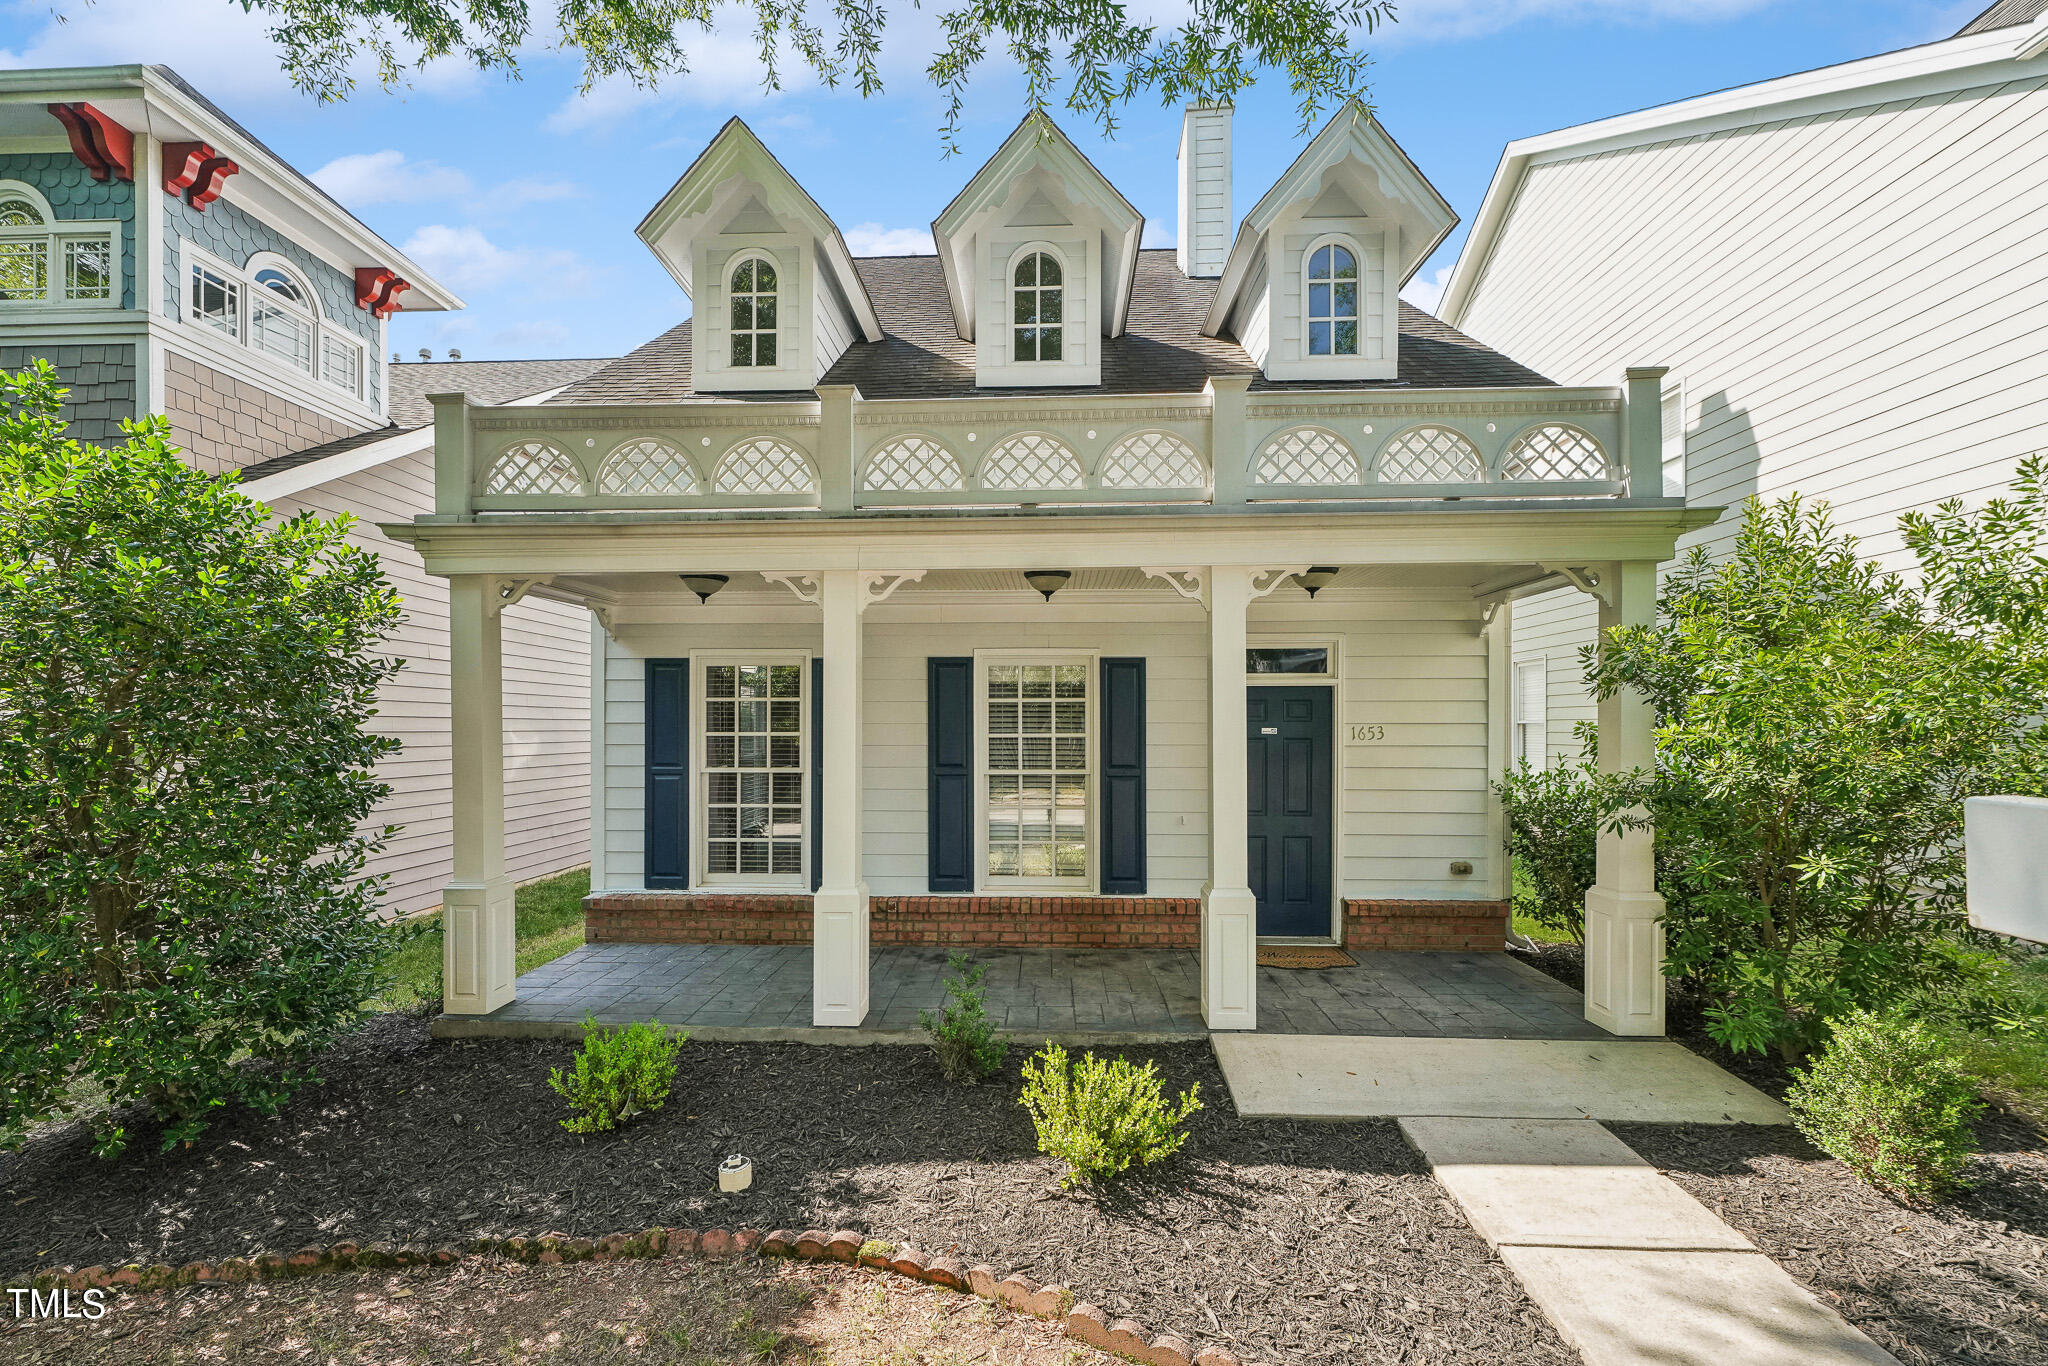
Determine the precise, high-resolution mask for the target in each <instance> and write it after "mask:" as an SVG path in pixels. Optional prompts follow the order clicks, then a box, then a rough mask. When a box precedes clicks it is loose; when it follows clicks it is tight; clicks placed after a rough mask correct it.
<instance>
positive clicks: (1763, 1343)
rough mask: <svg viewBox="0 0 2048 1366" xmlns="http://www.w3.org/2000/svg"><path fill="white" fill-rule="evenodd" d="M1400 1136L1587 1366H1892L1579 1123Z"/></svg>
mask: <svg viewBox="0 0 2048 1366" xmlns="http://www.w3.org/2000/svg"><path fill="white" fill-rule="evenodd" d="M1401 1129H1402V1132H1403V1133H1405V1134H1406V1135H1407V1137H1408V1141H1409V1142H1410V1143H1412V1144H1413V1145H1414V1146H1415V1148H1416V1150H1417V1151H1418V1152H1420V1153H1421V1154H1422V1155H1423V1157H1424V1158H1426V1159H1427V1160H1428V1162H1429V1164H1430V1167H1431V1168H1432V1169H1433V1170H1434V1171H1435V1173H1436V1178H1437V1180H1438V1181H1439V1182H1441V1183H1442V1184H1443V1186H1444V1188H1445V1189H1446V1190H1448V1191H1449V1192H1450V1193H1451V1196H1452V1198H1453V1199H1455V1200H1457V1202H1458V1203H1459V1204H1460V1205H1461V1206H1463V1207H1464V1210H1465V1214H1466V1217H1467V1218H1469V1219H1470V1220H1471V1221H1472V1226H1473V1227H1474V1228H1475V1229H1477V1230H1478V1231H1479V1233H1480V1234H1481V1235H1482V1236H1483V1237H1485V1239H1486V1241H1487V1242H1488V1243H1490V1244H1491V1245H1492V1246H1493V1247H1494V1248H1496V1249H1498V1251H1499V1252H1500V1255H1501V1259H1502V1260H1503V1261H1505V1262H1506V1263H1507V1264H1508V1267H1509V1269H1510V1270H1512V1271H1513V1272H1514V1273H1515V1276H1516V1277H1517V1279H1519V1280H1520V1281H1521V1282H1522V1288H1523V1289H1525V1290H1527V1291H1528V1292H1529V1298H1531V1299H1533V1300H1534V1301H1536V1304H1537V1307H1538V1308H1540V1309H1542V1311H1543V1313H1544V1315H1545V1317H1547V1318H1548V1319H1549V1320H1550V1321H1551V1323H1552V1324H1553V1325H1555V1327H1556V1328H1557V1330H1558V1333H1559V1334H1560V1335H1561V1336H1562V1337H1563V1338H1564V1340H1565V1341H1566V1342H1568V1343H1569V1344H1571V1346H1572V1347H1573V1348H1574V1349H1576V1350H1577V1351H1578V1353H1579V1355H1580V1356H1581V1357H1582V1358H1584V1360H1585V1362H1586V1366H1645V1363H1657V1364H1658V1366H1729V1364H1730V1363H1736V1362H1739V1363H1742V1366H1874V1364H1876V1363H1890V1366H1897V1362H1896V1359H1895V1358H1894V1357H1893V1356H1892V1355H1891V1354H1890V1353H1888V1352H1886V1351H1885V1350H1884V1349H1882V1348H1880V1347H1879V1346H1878V1345H1877V1344H1876V1343H1874V1342H1872V1341H1871V1340H1870V1339H1869V1338H1867V1337H1865V1336H1864V1335H1863V1334H1862V1333H1861V1332H1859V1331H1857V1330H1856V1329H1855V1328H1854V1327H1853V1326H1851V1325H1850V1324H1849V1323H1848V1322H1847V1321H1846V1320H1844V1319H1843V1318H1842V1316H1841V1315H1839V1314H1837V1313H1835V1311H1834V1310H1832V1309H1830V1308H1828V1307H1827V1306H1826V1305H1825V1304H1823V1303H1821V1301H1820V1300H1819V1299H1817V1298H1815V1296H1814V1295H1813V1294H1812V1293H1811V1292H1810V1291H1808V1290H1807V1289H1806V1288H1805V1287H1803V1286H1801V1285H1800V1284H1799V1283H1798V1282H1797V1281H1794V1280H1793V1279H1792V1278H1791V1276H1789V1275H1787V1274H1786V1273H1785V1271H1784V1269H1783V1268H1782V1267H1780V1266H1779V1265H1778V1264H1777V1263H1776V1262H1773V1261H1772V1260H1771V1259H1770V1258H1768V1257H1766V1256H1764V1255H1763V1254H1762V1253H1760V1252H1758V1251H1757V1250H1756V1249H1755V1247H1754V1246H1752V1245H1751V1244H1750V1242H1749V1240H1748V1239H1746V1238H1744V1237H1743V1236H1742V1235H1741V1234H1739V1233H1737V1232H1736V1231H1735V1230H1734V1229H1732V1228H1730V1227H1728V1226H1727V1225H1726V1224H1724V1223H1722V1222H1721V1220H1720V1219H1718V1218H1717V1217H1715V1215H1714V1214H1713V1212H1712V1211H1711V1210H1709V1209H1707V1208H1706V1207H1705V1206H1704V1205H1702V1204H1700V1203H1699V1202H1698V1201H1697V1200H1694V1199H1693V1198H1692V1197H1691V1196H1689V1195H1687V1194H1686V1193H1685V1192H1684V1191H1682V1190H1680V1189H1679V1188H1678V1186H1677V1185H1676V1184H1675V1183H1673V1182H1672V1181H1670V1180H1669V1179H1668V1178H1666V1177H1664V1176H1662V1175H1659V1174H1658V1172H1657V1171H1656V1169H1654V1168H1653V1167H1651V1166H1650V1164H1649V1163H1647V1162H1645V1161H1643V1159H1642V1158H1640V1157H1638V1156H1637V1155H1636V1154H1635V1152H1634V1151H1633V1150H1631V1149H1630V1148H1629V1147H1628V1146H1627V1145H1626V1144H1624V1143H1623V1142H1622V1141H1621V1140H1620V1139H1618V1138H1616V1137H1615V1136H1614V1135H1613V1134H1612V1133H1610V1132H1608V1131H1607V1130H1606V1129H1604V1128H1602V1127H1601V1126H1600V1125H1599V1124H1596V1123H1594V1122H1593V1121H1591V1120H1555V1119H1535V1120H1529V1119H1469V1118H1407V1119H1403V1120H1402V1121H1401Z"/></svg>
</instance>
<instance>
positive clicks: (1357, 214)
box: [1202, 103, 1458, 380]
mask: <svg viewBox="0 0 2048 1366" xmlns="http://www.w3.org/2000/svg"><path fill="white" fill-rule="evenodd" d="M1457 222H1458V216H1457V215H1456V214H1455V213H1453V212H1452V211H1451V206H1450V205H1449V204H1448V203H1446V202H1445V201H1444V198H1443V196H1442V195H1440V194H1438V193H1437V191H1436V187H1435V186H1433V185H1431V184H1430V183H1429V181H1428V180H1427V179H1425V178H1424V177H1423V174H1422V172H1421V171H1419V170H1417V169H1416V167H1415V163H1414V162H1412V161H1410V160H1409V159H1408V155H1407V153H1405V152H1403V151H1402V150H1401V148H1400V146H1399V145H1398V144H1397V143H1395V141H1394V140H1393V138H1392V137H1390V136H1388V134H1387V131H1386V129H1384V128H1382V127H1381V126H1380V123H1379V120H1378V119H1376V118H1374V117H1373V116H1372V114H1371V113H1370V112H1368V111H1367V110H1366V109H1365V108H1364V107H1363V106H1361V105H1359V104H1356V103H1352V104H1349V105H1346V106H1345V107H1344V108H1343V109H1341V110H1339V111H1338V112H1337V115H1336V117H1335V118H1333V119H1331V120H1330V122H1329V123H1328V124H1327V125H1325V126H1324V128H1323V130H1322V131H1321V132H1320V133H1318V134H1316V136H1315V138H1314V139H1313V140H1311V141H1310V143H1309V145H1308V146H1307V147H1306V148H1305V149H1303V151H1302V153H1301V155H1300V156H1299V157H1297V158H1295V161H1294V164H1293V165H1292V166H1289V167H1288V168H1287V170H1286V172H1285V173H1284V174H1282V175H1281V177H1280V179H1279V180H1278V181H1277V182H1275V184H1274V185H1273V188H1272V189H1270V190H1268V191H1267V192H1266V194H1265V196H1264V197H1263V198H1261V199H1260V200H1259V202H1258V203H1257V204H1256V205H1254V206H1253V208H1252V211H1251V212H1250V213H1249V214H1247V215H1246V216H1245V220H1244V223H1243V224H1242V225H1241V226H1240V227H1239V228H1238V232H1237V237H1236V240H1235V241H1234V242H1233V243H1232V245H1231V248H1230V255H1229V257H1228V259H1227V260H1226V261H1225V263H1224V266H1223V272H1222V279H1221V282H1220V287H1219V288H1218V289H1217V291H1216V301H1215V303H1214V305H1213V306H1212V307H1211V308H1210V310H1209V316H1208V317H1207V319H1205V320H1204V323H1203V326H1202V331H1203V332H1204V333H1205V334H1207V335H1209V336H1212V337H1214V336H1222V335H1226V334H1227V335H1230V336H1233V337H1235V338H1237V339H1238V341H1239V342H1241V343H1242V344H1243V346H1244V348H1245V350H1246V352H1247V353H1248V354H1249V355H1250V356H1251V358H1252V359H1253V360H1254V361H1256V362H1257V363H1258V366H1259V368H1260V369H1261V370H1263V371H1265V373H1266V376H1267V377H1268V378H1269V379H1280V380H1317V379H1327V380H1375V379H1393V378H1395V377H1396V375H1397V373H1398V365H1399V346H1400V330H1399V327H1398V323H1397V318H1398V308H1399V299H1400V293H1401V287H1402V286H1403V285H1405V284H1407V283H1408V279H1409V277H1410V276H1412V275H1413V274H1414V273H1415V272H1416V270H1418V269H1419V268H1420V267H1421V265H1422V263H1423V262H1424V261H1426V260H1428V259H1429V255H1430V253H1431V252H1433V251H1435V250H1436V248H1437V246H1438V245H1439V244H1440V243H1442V241H1443V240H1444V238H1445V237H1446V236H1448V235H1449V234H1450V231H1451V229H1452V228H1454V227H1456V226H1457Z"/></svg>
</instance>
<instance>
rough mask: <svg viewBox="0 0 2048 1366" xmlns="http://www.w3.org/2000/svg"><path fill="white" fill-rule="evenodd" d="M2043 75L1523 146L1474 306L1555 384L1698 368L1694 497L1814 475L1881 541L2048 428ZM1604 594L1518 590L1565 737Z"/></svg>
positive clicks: (1789, 483)
mask: <svg viewBox="0 0 2048 1366" xmlns="http://www.w3.org/2000/svg"><path fill="white" fill-rule="evenodd" d="M2044 206H2048V77H2044V76H2042V75H2040V74H2039V68H2038V66H2036V67H2035V69H2034V72H2033V73H2032V74H2029V75H2028V76H2027V77H2026V78H2025V79H2023V80H2015V81H2010V82H2004V83H2000V84H1995V85H1983V86H1978V87H1975V88H1972V89H1968V90H1960V91H1948V92H1941V93H1933V94H1926V95H1922V96H1919V97H1917V98H1911V99H1900V100H1896V101H1892V102H1889V103H1883V104H1873V105H1870V106H1867V107H1864V108H1858V109H1850V110H1845V111H1840V112H1834V113H1828V114H1819V115H1809V116H1803V117H1797V118H1779V119H1776V120H1773V121H1769V122H1761V123H1758V124H1756V125H1754V126H1751V127H1746V128H1739V129H1733V130H1728V131H1723V132H1716V133H1713V134H1703V135H1700V136H1694V137H1686V138H1680V139H1675V140H1673V141H1669V142H1661V143H1656V144H1652V145H1642V146H1634V147H1626V148H1621V149H1616V150H1611V151H1605V152H1599V153H1596V154H1592V155H1581V156H1569V157H1562V158H1560V159H1557V160H1551V161H1547V162H1543V163H1540V164H1537V165H1534V166H1532V167H1531V168H1530V170H1529V172H1528V174H1527V178H1526V180H1525V181H1524V183H1523V185H1522V187H1521V190H1520V193H1519V195H1518V196H1517V199H1516V201H1515V203H1514V205H1513V208H1512V210H1511V212H1510V215H1509V218H1508V221H1507V223H1506V224H1505V225H1504V227H1503V229H1502V232H1501V235H1500V239H1499V241H1498V243H1497V244H1496V246H1495V248H1494V251H1493V254H1492V256H1491V258H1490V259H1489V260H1488V262H1487V264H1486V269H1485V272H1484V274H1483V276H1482V277H1481V278H1480V280H1479V283H1478V285H1477V288H1476V290H1475V292H1474V294H1473V297H1472V301H1471V303H1470V305H1469V307H1468V308H1467V310H1466V313H1465V316H1464V318H1463V320H1462V326H1463V327H1464V329H1465V330H1466V331H1467V332H1469V333H1471V334H1472V335H1473V336H1475V337H1477V338H1479V339H1480V340H1482V341H1484V342H1486V343H1488V344H1489V345H1491V346H1494V347H1497V348H1499V349H1500V350H1502V351H1504V352H1506V353H1507V354H1509V355H1511V356H1514V357H1515V358H1516V359H1517V360H1519V361H1521V362H1523V363H1524V364H1527V365H1530V366H1533V367H1534V368H1535V369H1537V370H1539V371H1541V372H1542V373H1544V374H1546V375H1548V376H1550V377H1551V378H1553V379H1555V380H1557V381H1559V382H1560V383H1564V384H1586V383H1611V382H1613V381H1614V380H1615V379H1616V378H1617V377H1618V376H1619V374H1620V373H1621V371H1622V369H1623V368H1624V367H1626V366H1629V365H1666V366H1669V367H1671V371H1672V378H1673V380H1676V381H1682V383H1683V394H1684V405H1683V406H1684V421H1685V444H1684V462H1685V472H1686V483H1687V490H1686V492H1687V497H1688V499H1689V500H1690V501H1692V502H1693V503H1695V504H1708V505H1725V506H1727V507H1728V508H1729V515H1727V516H1725V517H1723V518H1722V519H1721V521H1720V522H1718V523H1717V524H1716V525H1714V526H1713V527H1710V528H1706V529H1703V530H1701V531H1698V532H1695V533H1693V534H1692V535H1691V536H1689V537H1688V538H1687V539H1686V540H1685V541H1684V542H1681V546H1680V549H1681V552H1682V551H1683V550H1684V549H1685V548H1686V547H1688V546H1691V545H1695V544H1699V545H1706V546H1708V547H1709V548H1719V547H1723V546H1725V545H1726V544H1727V542H1728V538H1729V536H1730V535H1731V533H1732V531H1733V527H1734V523H1735V518H1736V516H1737V515H1738V514H1739V510H1740V505H1741V503H1742V502H1743V500H1744V499H1746V498H1748V497H1749V496H1751V495H1753V494H1754V495H1759V496H1762V497H1765V498H1780V497H1784V496H1786V495H1788V494H1792V493H1795V492H1796V493H1799V494H1802V495H1804V496H1806V497H1808V498H1824V499H1826V500H1827V501H1828V502H1829V503H1831V504H1832V505H1833V507H1834V510H1835V517H1836V521H1837V524H1838V525H1839V526H1840V527H1841V528H1842V529H1843V530H1846V531H1849V532H1852V533H1854V534H1856V535H1857V536H1859V537H1862V538H1863V539H1864V541H1865V544H1866V545H1867V546H1868V547H1869V548H1870V550H1871V551H1872V553H1874V554H1876V555H1878V556H1879V557H1881V558H1882V559H1884V560H1885V561H1886V562H1887V563H1889V564H1893V565H1897V564H1898V563H1899V562H1900V559H1901V552H1900V545H1899V540H1898V537H1897V530H1896V528H1897V521H1898V516H1899V514H1900V513H1901V512H1903V511H1906V510H1908V509H1911V508H1917V507H1924V506H1927V505H1929V504H1931V503H1934V502H1937V501H1939V500H1941V499H1944V498H1951V497H1961V498H1964V499H1966V500H1971V501H1977V500H1981V499H1982V498H1984V497H1986V496H1989V495H1991V494H1993V493H1995V492H1998V491H1999V490H2001V489H2002V488H2003V486H2004V485H2005V484H2006V483H2007V481H2008V480H2009V479H2010V477H2011V475H2012V471H2013V468H2014V465H2015V463H2016V462H2017V460H2018V459H2019V458H2020V457H2021V456H2022V455H2025V454H2027V453H2028V452H2030V451H2034V450H2037V449H2041V448H2043V447H2044V446H2048V439H2044V437H2043V431H2044V430H2048V368H2044V367H2043V365H2042V363H2041V357H2042V355H2043V354H2044V351H2048V235H2044V234H2043V233H2042V232H2041V230H2040V224H2041V216H2042V211H2043V207H2044ZM1593 622H1594V613H1593V609H1592V605H1591V603H1590V600H1588V599H1585V598H1582V597H1580V596H1579V595H1576V594H1559V595H1554V596H1551V597H1546V598H1544V599H1537V600H1532V601H1531V602H1529V603H1525V604H1518V606H1517V609H1516V617H1515V654H1516V658H1517V659H1518V660H1527V659H1528V658H1530V657H1532V654H1534V653H1538V652H1547V653H1549V655H1550V657H1551V676H1552V679H1553V689H1558V688H1559V683H1558V680H1559V679H1560V678H1568V679H1571V680H1574V681H1573V682H1572V683H1571V684H1570V685H1569V686H1568V687H1566V688H1564V689H1563V690H1562V691H1563V692H1564V693H1565V694H1566V695H1563V696H1560V694H1559V691H1554V692H1553V695H1552V700H1551V714H1550V719H1551V745H1552V752H1553V753H1554V754H1555V753H1557V752H1558V751H1559V742H1560V740H1562V741H1564V742H1565V744H1566V745H1567V746H1568V745H1569V741H1570V734H1569V732H1570V724H1571V722H1572V721H1573V720H1576V719H1578V718H1579V717H1580V716H1584V717H1590V716H1591V714H1592V708H1591V703H1590V701H1588V700H1587V699H1586V698H1585V696H1584V694H1583V691H1582V689H1580V688H1578V687H1577V685H1576V683H1575V680H1576V676H1577V673H1578V669H1577V664H1576V661H1575V660H1574V659H1572V658H1571V656H1573V655H1574V654H1575V652H1576V647H1577V646H1578V645H1581V644H1584V643H1586V642H1587V641H1590V640H1591V639H1592V635H1593Z"/></svg>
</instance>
